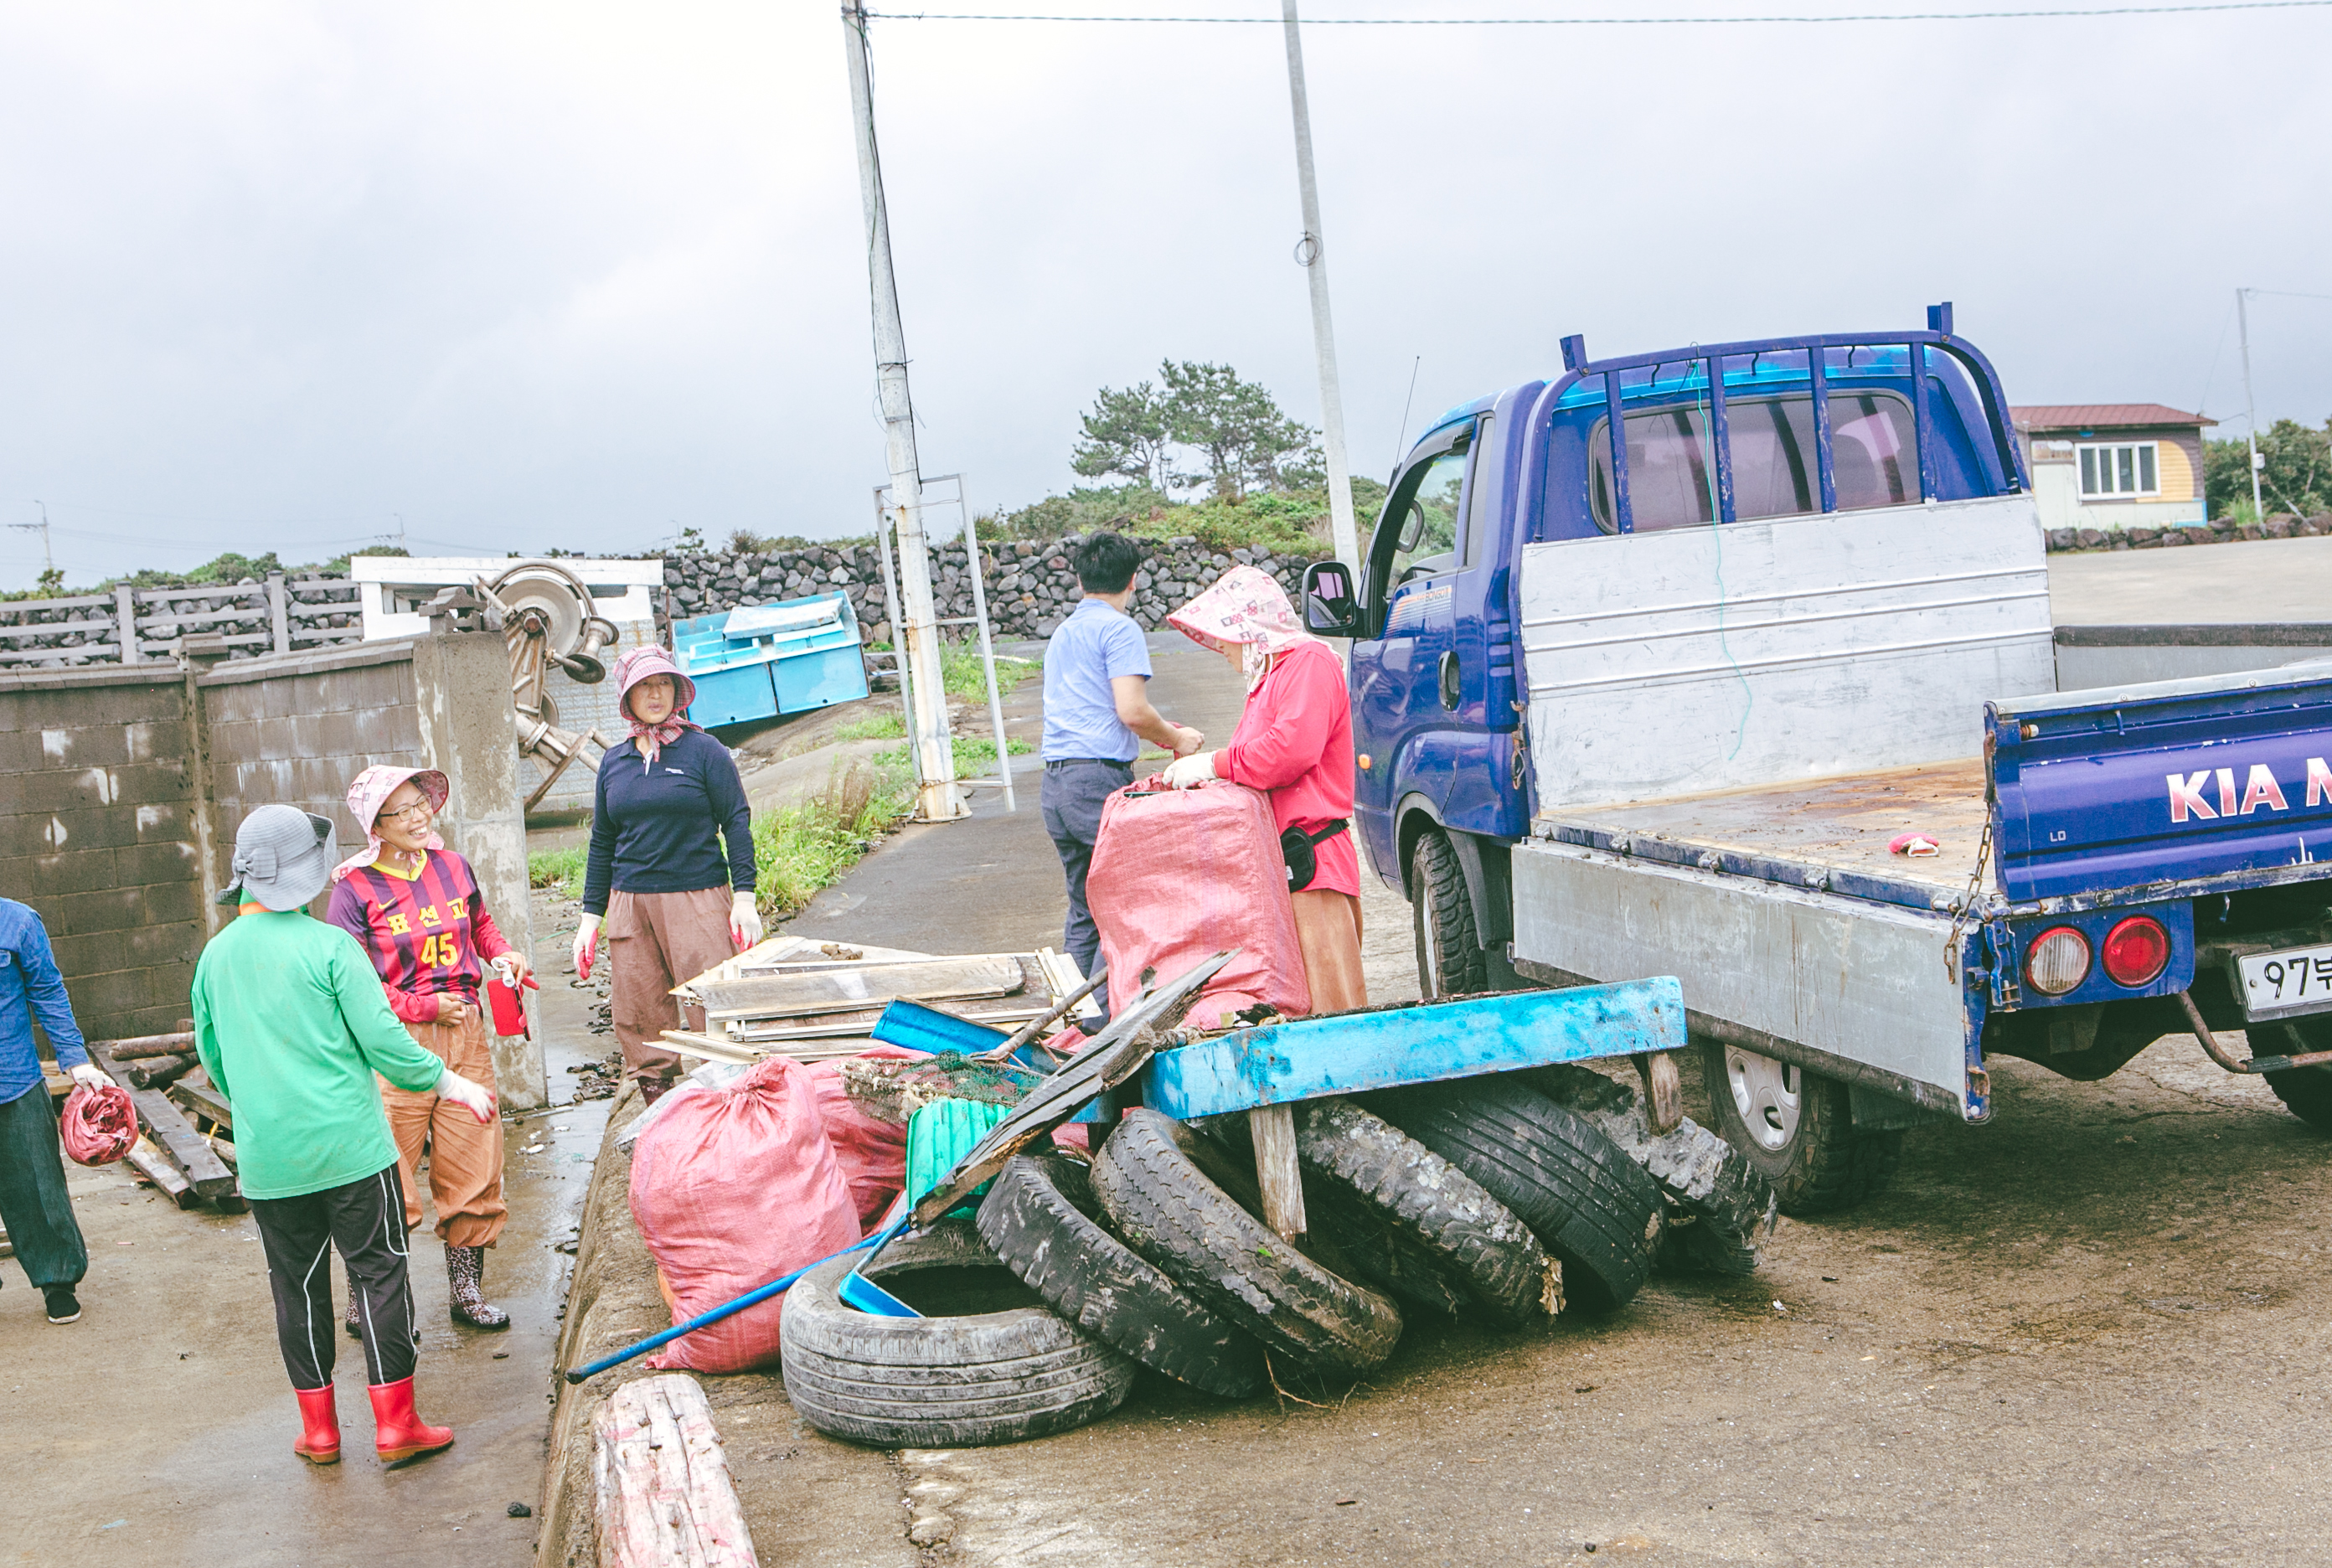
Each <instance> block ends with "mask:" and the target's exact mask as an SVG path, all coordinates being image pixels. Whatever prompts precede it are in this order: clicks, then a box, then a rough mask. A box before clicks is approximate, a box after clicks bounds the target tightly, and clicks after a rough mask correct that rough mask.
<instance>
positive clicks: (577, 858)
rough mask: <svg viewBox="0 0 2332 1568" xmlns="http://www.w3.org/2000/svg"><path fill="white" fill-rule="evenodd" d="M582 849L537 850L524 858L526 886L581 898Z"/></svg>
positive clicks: (576, 847)
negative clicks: (551, 889) (548, 889)
mask: <svg viewBox="0 0 2332 1568" xmlns="http://www.w3.org/2000/svg"><path fill="white" fill-rule="evenodd" d="M584 854H585V852H584V848H583V846H581V845H579V844H578V845H576V846H574V847H573V848H571V849H537V850H533V851H530V853H529V854H528V855H527V857H526V884H527V885H528V886H529V887H552V888H557V889H558V890H559V893H560V894H563V895H564V896H566V897H568V898H580V897H582V896H583V860H584Z"/></svg>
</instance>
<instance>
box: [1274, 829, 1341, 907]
mask: <svg viewBox="0 0 2332 1568" xmlns="http://www.w3.org/2000/svg"><path fill="white" fill-rule="evenodd" d="M1351 826H1352V823H1350V822H1349V821H1346V822H1332V823H1330V824H1329V825H1328V826H1327V827H1323V828H1322V829H1320V831H1319V832H1317V833H1306V832H1305V831H1304V829H1302V828H1301V827H1291V828H1289V829H1288V830H1287V831H1286V832H1285V833H1283V834H1281V835H1280V836H1279V855H1280V858H1281V859H1283V860H1285V861H1286V862H1287V891H1288V892H1290V893H1301V892H1303V891H1304V890H1305V888H1307V887H1309V886H1311V885H1312V879H1313V878H1314V877H1315V876H1317V875H1320V857H1319V856H1317V855H1315V854H1314V853H1313V848H1312V846H1314V845H1315V844H1325V843H1327V842H1328V840H1330V839H1331V838H1333V837H1336V835H1337V834H1339V833H1342V832H1343V830H1344V829H1345V828H1347V827H1351Z"/></svg>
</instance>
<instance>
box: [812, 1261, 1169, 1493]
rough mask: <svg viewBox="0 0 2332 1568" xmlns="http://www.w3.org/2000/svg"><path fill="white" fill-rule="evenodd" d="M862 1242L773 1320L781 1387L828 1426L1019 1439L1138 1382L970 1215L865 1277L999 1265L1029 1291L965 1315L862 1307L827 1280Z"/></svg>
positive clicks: (980, 1440) (1065, 1426)
mask: <svg viewBox="0 0 2332 1568" xmlns="http://www.w3.org/2000/svg"><path fill="white" fill-rule="evenodd" d="M862 1256H863V1255H862V1254H858V1253H852V1254H850V1255H848V1256H847V1257H837V1258H836V1259H834V1260H833V1261H832V1262H830V1263H827V1264H823V1265H821V1266H819V1267H817V1268H815V1269H812V1270H811V1271H810V1272H809V1273H808V1274H807V1275H805V1276H802V1278H801V1279H800V1280H798V1282H796V1284H795V1285H794V1286H793V1288H792V1289H791V1290H789V1291H788V1292H787V1293H786V1313H785V1317H784V1319H783V1322H782V1324H781V1326H780V1328H779V1346H780V1352H781V1355H782V1358H783V1365H784V1372H785V1382H786V1397H787V1398H788V1399H789V1400H791V1401H793V1406H794V1410H796V1412H797V1413H798V1414H799V1415H800V1416H801V1418H802V1420H805V1421H807V1422H808V1423H809V1424H810V1425H811V1426H813V1427H816V1428H817V1429H818V1430H819V1431H821V1432H824V1433H826V1434H827V1436H829V1437H836V1438H843V1439H848V1440H849V1441H851V1442H855V1443H865V1444H868V1445H870V1446H872V1447H874V1448H978V1447H981V1446H984V1445H987V1444H990V1443H1011V1442H1018V1441H1020V1440H1022V1439H1027V1438H1042V1437H1049V1436H1050V1435H1052V1434H1053V1433H1055V1432H1065V1431H1067V1430H1069V1429H1071V1428H1073V1427H1081V1426H1083V1425H1085V1423H1086V1422H1087V1421H1090V1420H1094V1419H1095V1418H1096V1417H1100V1416H1104V1415H1107V1414H1108V1413H1109V1412H1110V1411H1112V1410H1115V1409H1116V1408H1117V1407H1118V1406H1119V1405H1120V1404H1121V1403H1123V1401H1124V1399H1125V1396H1126V1393H1127V1391H1130V1390H1131V1389H1132V1388H1133V1381H1134V1378H1135V1377H1136V1376H1137V1375H1138V1374H1137V1372H1136V1370H1135V1368H1134V1365H1133V1362H1131V1361H1128V1360H1127V1359H1126V1358H1125V1357H1124V1356H1123V1355H1121V1354H1119V1353H1117V1352H1116V1351H1114V1350H1112V1349H1111V1348H1109V1347H1108V1346H1107V1345H1104V1344H1098V1343H1094V1341H1093V1340H1090V1339H1088V1338H1086V1337H1085V1335H1084V1334H1080V1333H1078V1332H1077V1331H1076V1330H1075V1328H1072V1327H1071V1326H1070V1325H1069V1324H1066V1323H1064V1322H1062V1321H1061V1320H1060V1319H1059V1318H1057V1317H1056V1316H1054V1315H1053V1314H1052V1313H1050V1312H1048V1311H1047V1310H1046V1309H1045V1308H1044V1307H1043V1306H1042V1305H1034V1300H1035V1297H1034V1293H1033V1292H1030V1291H1029V1290H1028V1289H1027V1286H1024V1285H1022V1284H1021V1283H1020V1281H1019V1279H1018V1276H1015V1275H1013V1274H1012V1273H1011V1272H1010V1271H1009V1270H1008V1269H1006V1268H1005V1267H1004V1266H1003V1265H1002V1264H1000V1263H999V1262H998V1261H997V1260H996V1258H995V1257H994V1255H993V1254H991V1253H989V1250H988V1249H987V1248H986V1247H984V1246H982V1245H981V1243H980V1238H979V1236H978V1234H977V1233H976V1232H974V1231H973V1230H972V1229H971V1227H970V1222H969V1221H967V1220H950V1221H942V1222H941V1223H940V1224H939V1225H935V1226H933V1227H932V1229H930V1230H929V1231H925V1232H921V1233H913V1234H910V1235H907V1236H903V1237H902V1238H899V1239H898V1240H896V1241H894V1242H893V1243H892V1244H891V1245H890V1246H889V1247H887V1248H884V1252H883V1255H882V1257H880V1258H879V1259H878V1260H877V1262H876V1264H875V1266H874V1268H872V1269H870V1270H869V1271H868V1273H867V1277H868V1278H870V1279H874V1280H877V1281H880V1282H882V1283H883V1284H884V1286H885V1287H886V1288H888V1289H892V1290H894V1291H898V1292H902V1293H903V1292H906V1291H908V1290H911V1289H912V1288H913V1286H914V1283H915V1281H914V1278H913V1276H914V1275H916V1274H917V1273H919V1272H923V1271H927V1270H940V1269H944V1270H951V1271H953V1270H972V1271H976V1272H977V1273H980V1274H986V1275H990V1276H997V1277H996V1279H994V1280H991V1281H989V1282H987V1285H988V1287H989V1289H990V1290H991V1291H992V1290H993V1287H994V1286H996V1285H997V1284H999V1283H1008V1285H1009V1286H1010V1287H1011V1288H1010V1292H1009V1294H1010V1295H1011V1296H1018V1297H1023V1298H1026V1299H1027V1300H1028V1301H1029V1302H1030V1303H1031V1305H1009V1306H1006V1307H1005V1308H1004V1309H1003V1310H1001V1311H997V1312H983V1313H979V1314H975V1315H968V1316H960V1317H959V1316H931V1317H879V1316H875V1315H871V1314H868V1313H862V1312H858V1311H856V1310H855V1309H853V1308H851V1307H848V1306H846V1305H843V1304H842V1303H841V1301H840V1300H838V1299H837V1298H836V1295H835V1292H836V1288H837V1287H838V1286H840V1285H841V1283H842V1276H844V1275H846V1274H847V1273H849V1272H850V1270H851V1268H852V1267H853V1266H854V1265H855V1264H856V1263H857V1262H858V1261H859V1259H860V1257H862ZM911 1305H917V1306H919V1307H920V1308H922V1309H923V1310H934V1309H935V1308H936V1307H937V1305H939V1304H938V1303H937V1302H936V1301H933V1300H923V1301H916V1302H911Z"/></svg>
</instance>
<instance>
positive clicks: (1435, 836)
mask: <svg viewBox="0 0 2332 1568" xmlns="http://www.w3.org/2000/svg"><path fill="white" fill-rule="evenodd" d="M1409 888H1410V894H1409V896H1410V924H1411V928H1412V929H1413V931H1414V932H1415V934H1416V941H1417V983H1418V985H1419V987H1420V988H1421V989H1422V990H1423V991H1424V993H1425V999H1426V1000H1427V1001H1438V1000H1439V999H1441V998H1443V997H1460V996H1472V995H1475V994H1476V993H1477V992H1481V991H1486V990H1489V989H1490V982H1489V979H1488V975H1487V972H1486V967H1485V964H1484V962H1483V953H1482V944H1481V941H1480V939H1479V936H1478V934H1477V933H1478V932H1479V931H1480V929H1481V928H1480V926H1478V925H1477V923H1475V920H1474V903H1473V900H1472V898H1471V897H1469V896H1468V895H1467V892H1466V874H1465V873H1464V872H1463V871H1461V870H1460V869H1459V868H1458V852H1457V851H1456V850H1455V849H1453V848H1451V847H1450V845H1449V836H1448V834H1446V833H1444V832H1442V830H1441V829H1440V828H1438V827H1429V828H1427V829H1426V830H1425V831H1424V832H1423V833H1421V834H1419V836H1418V839H1417V843H1416V845H1415V846H1414V847H1412V848H1411V849H1410V852H1409Z"/></svg>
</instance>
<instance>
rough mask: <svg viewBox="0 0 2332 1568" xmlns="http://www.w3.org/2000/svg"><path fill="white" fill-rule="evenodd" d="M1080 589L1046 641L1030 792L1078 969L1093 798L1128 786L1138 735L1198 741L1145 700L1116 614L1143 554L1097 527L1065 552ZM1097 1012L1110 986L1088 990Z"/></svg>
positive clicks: (1181, 753)
mask: <svg viewBox="0 0 2332 1568" xmlns="http://www.w3.org/2000/svg"><path fill="white" fill-rule="evenodd" d="M1072 559H1073V560H1074V561H1075V566H1076V569H1077V582H1078V584H1079V585H1080V586H1081V587H1083V588H1084V589H1085V598H1083V599H1081V600H1079V601H1078V604H1077V607H1076V609H1075V611H1074V612H1073V613H1072V614H1071V615H1070V617H1069V618H1068V619H1067V620H1066V621H1063V622H1062V623H1061V626H1060V629H1059V630H1057V631H1056V632H1055V633H1054V634H1053V636H1052V640H1051V641H1050V642H1049V643H1047V645H1046V647H1045V744H1044V759H1045V783H1044V788H1043V789H1042V790H1041V791H1040V792H1039V799H1040V801H1041V802H1042V805H1043V808H1044V814H1045V831H1046V832H1047V833H1049V834H1051V835H1052V837H1053V847H1054V848H1055V849H1056V850H1058V851H1059V852H1060V856H1061V870H1062V871H1063V873H1064V874H1065V875H1066V877H1067V879H1068V884H1069V917H1068V920H1067V922H1066V923H1065V925H1064V926H1063V929H1062V932H1061V944H1062V946H1063V947H1064V948H1066V950H1067V951H1068V955H1069V957H1070V958H1071V959H1072V960H1074V961H1075V963H1076V966H1077V969H1078V970H1079V972H1080V973H1083V974H1085V975H1087V976H1091V975H1092V974H1093V973H1094V971H1095V970H1096V969H1097V968H1098V967H1099V965H1100V963H1101V956H1100V954H1101V937H1100V933H1099V932H1096V931H1095V930H1094V921H1093V913H1092V911H1090V910H1089V909H1087V908H1086V907H1085V872H1086V869H1087V868H1088V867H1089V866H1091V865H1092V864H1093V850H1094V838H1095V837H1097V836H1098V835H1099V834H1100V832H1101V808H1102V803H1103V802H1104V801H1105V800H1107V799H1108V798H1109V797H1110V794H1111V792H1112V791H1113V790H1117V789H1123V788H1125V786H1127V785H1128V784H1131V783H1133V759H1134V758H1135V756H1137V755H1138V754H1139V753H1140V752H1141V750H1142V741H1155V742H1156V743H1157V744H1158V745H1160V746H1161V747H1163V748H1165V749H1166V750H1167V751H1171V752H1172V753H1173V754H1174V755H1175V756H1177V757H1187V756H1189V755H1190V753H1191V752H1193V751H1197V750H1198V749H1199V747H1200V746H1202V745H1204V744H1205V743H1206V737H1204V736H1203V735H1200V734H1199V731H1196V730H1192V729H1190V728H1187V727H1186V726H1184V725H1180V724H1173V723H1169V722H1167V721H1166V719H1165V718H1164V717H1163V716H1162V715H1161V714H1160V712H1158V710H1157V709H1156V708H1154V707H1152V705H1151V702H1150V693H1149V682H1150V645H1149V644H1148V643H1147V642H1146V641H1145V640H1143V637H1142V628H1141V626H1138V625H1136V624H1135V623H1134V621H1133V617H1130V616H1128V615H1127V614H1126V613H1125V610H1126V607H1127V606H1128V605H1130V604H1132V603H1133V574H1134V572H1135V571H1136V570H1137V569H1139V568H1140V567H1141V565H1142V552H1141V550H1140V549H1139V548H1138V547H1137V546H1136V545H1135V544H1134V543H1133V540H1129V539H1126V538H1124V537H1123V535H1120V534H1114V533H1096V534H1094V535H1092V536H1091V537H1090V538H1088V539H1086V540H1085V541H1084V542H1083V543H1082V544H1080V545H1078V546H1077V548H1076V550H1075V553H1074V555H1073V557H1072ZM1094 999H1095V1000H1096V1001H1097V1002H1099V1003H1100V1004H1101V1007H1102V1009H1103V1011H1104V1012H1106V1011H1107V1010H1108V1009H1109V987H1108V986H1107V985H1105V984H1104V986H1103V987H1102V988H1101V990H1097V991H1095V992H1094Z"/></svg>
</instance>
